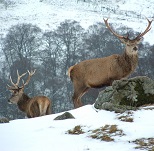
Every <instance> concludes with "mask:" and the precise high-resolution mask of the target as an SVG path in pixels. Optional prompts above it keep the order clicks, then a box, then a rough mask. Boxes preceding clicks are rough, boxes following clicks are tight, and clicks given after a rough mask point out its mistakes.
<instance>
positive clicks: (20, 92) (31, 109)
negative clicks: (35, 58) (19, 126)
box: [8, 70, 51, 118]
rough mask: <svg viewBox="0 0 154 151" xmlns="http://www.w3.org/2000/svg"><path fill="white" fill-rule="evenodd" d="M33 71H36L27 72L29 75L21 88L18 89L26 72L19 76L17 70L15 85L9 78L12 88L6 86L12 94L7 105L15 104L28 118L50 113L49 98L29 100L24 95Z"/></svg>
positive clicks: (36, 97) (37, 97) (41, 97)
mask: <svg viewBox="0 0 154 151" xmlns="http://www.w3.org/2000/svg"><path fill="white" fill-rule="evenodd" d="M35 71H36V70H34V71H31V72H29V71H28V74H29V75H28V78H27V81H26V82H25V83H24V81H22V82H23V84H22V86H21V87H19V83H20V79H21V78H22V77H23V76H24V75H26V73H27V72H26V73H23V74H22V75H19V73H18V70H17V76H18V78H17V83H16V84H15V83H13V81H12V78H11V77H10V81H11V84H12V86H9V85H8V89H9V90H10V91H11V92H12V96H11V98H10V99H9V100H8V101H9V103H13V104H17V105H18V108H19V109H20V110H21V111H23V112H25V113H26V115H27V117H28V118H32V117H38V116H44V115H49V114H50V113H51V109H50V107H51V101H50V100H49V98H47V97H45V96H35V97H33V98H30V97H29V96H28V95H26V94H25V93H24V88H25V86H26V85H28V83H29V81H30V79H31V77H32V76H33V75H34V73H35Z"/></svg>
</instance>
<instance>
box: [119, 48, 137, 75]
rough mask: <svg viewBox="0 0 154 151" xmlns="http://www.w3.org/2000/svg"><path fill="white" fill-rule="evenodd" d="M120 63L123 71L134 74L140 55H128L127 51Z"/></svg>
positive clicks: (121, 57) (120, 58)
mask: <svg viewBox="0 0 154 151" xmlns="http://www.w3.org/2000/svg"><path fill="white" fill-rule="evenodd" d="M118 62H119V65H120V67H122V68H123V71H125V72H127V73H128V72H130V73H132V72H133V71H134V70H135V68H136V66H137V64H138V54H128V53H127V51H126V50H125V51H124V53H123V54H122V55H121V56H120V57H119V59H118Z"/></svg>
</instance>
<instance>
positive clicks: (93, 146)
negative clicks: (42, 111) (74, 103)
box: [0, 105, 154, 151]
mask: <svg viewBox="0 0 154 151" xmlns="http://www.w3.org/2000/svg"><path fill="white" fill-rule="evenodd" d="M153 108H154V107H153ZM69 112H70V113H72V114H73V116H74V117H75V119H67V120H59V121H55V120H53V119H54V118H55V117H57V116H58V115H60V114H62V113H59V114H55V115H48V116H44V117H38V118H33V119H22V120H14V121H11V122H10V123H7V124H0V150H1V151H34V150H37V151H51V150H53V151H62V150H67V151H85V150H90V151H119V150H122V151H138V150H140V149H138V150H137V149H135V148H134V147H136V146H137V145H135V144H134V143H133V142H132V141H134V140H135V139H139V138H154V129H153V127H154V121H153V117H154V110H152V109H141V110H138V111H135V112H132V115H131V117H132V118H133V121H134V122H124V121H120V119H119V118H118V117H120V116H122V115H123V116H124V114H122V115H120V114H116V113H114V112H109V111H103V110H102V111H98V112H96V111H95V110H94V108H93V106H92V105H87V106H84V107H81V108H79V109H75V110H71V111H69ZM106 124H108V125H113V124H114V125H118V129H121V130H122V131H123V133H124V134H125V135H123V136H118V135H117V136H114V137H113V138H114V141H111V142H106V141H101V140H99V139H92V138H91V137H90V135H91V133H92V130H95V129H97V128H100V127H102V126H104V125H106ZM77 125H80V126H81V127H82V128H83V131H84V132H85V133H84V134H80V135H71V134H68V133H67V131H68V130H70V129H73V128H74V127H75V126H77Z"/></svg>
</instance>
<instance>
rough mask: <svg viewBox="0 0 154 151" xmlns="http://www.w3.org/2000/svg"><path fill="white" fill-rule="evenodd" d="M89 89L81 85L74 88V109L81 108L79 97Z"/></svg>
mask: <svg viewBox="0 0 154 151" xmlns="http://www.w3.org/2000/svg"><path fill="white" fill-rule="evenodd" d="M88 89H89V88H88V87H86V86H83V85H75V86H74V94H73V103H74V108H78V107H81V106H82V102H81V97H82V96H83V95H84V94H85V93H86V92H87V90H88Z"/></svg>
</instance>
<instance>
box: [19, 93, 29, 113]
mask: <svg viewBox="0 0 154 151" xmlns="http://www.w3.org/2000/svg"><path fill="white" fill-rule="evenodd" d="M29 101H30V97H29V96H28V95H26V94H25V93H23V95H22V97H21V99H20V101H19V102H18V103H17V104H18V107H19V109H20V110H21V111H23V112H26V109H27V106H28V103H29Z"/></svg>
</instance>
